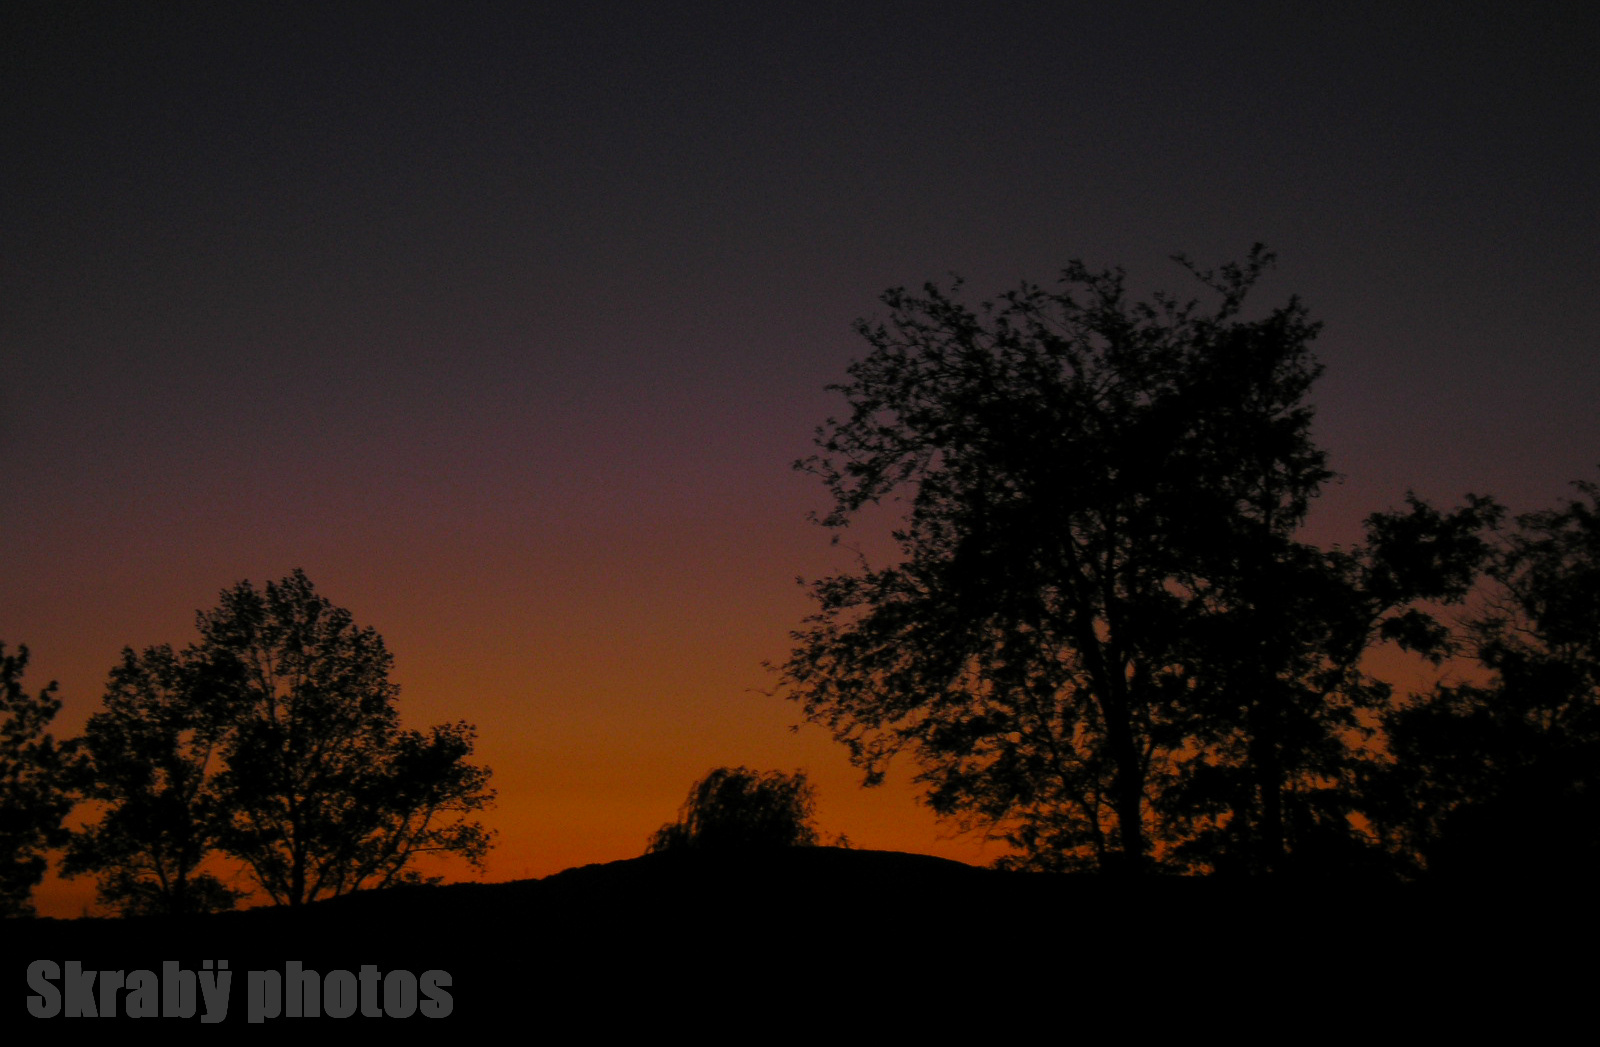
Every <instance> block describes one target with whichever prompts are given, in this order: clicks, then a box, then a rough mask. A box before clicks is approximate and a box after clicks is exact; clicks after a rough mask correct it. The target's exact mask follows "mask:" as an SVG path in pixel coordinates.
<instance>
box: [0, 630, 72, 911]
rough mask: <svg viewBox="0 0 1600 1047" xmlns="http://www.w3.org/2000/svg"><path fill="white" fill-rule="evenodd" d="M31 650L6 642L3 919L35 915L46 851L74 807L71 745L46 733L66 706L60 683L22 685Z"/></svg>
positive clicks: (1, 695) (0, 740)
mask: <svg viewBox="0 0 1600 1047" xmlns="http://www.w3.org/2000/svg"><path fill="white" fill-rule="evenodd" d="M27 667H28V648H27V647H25V646H19V647H18V648H17V652H16V653H15V654H7V653H6V651H5V645H4V644H0V917H3V916H30V915H32V914H33V905H32V902H31V901H30V896H31V895H32V893H33V888H34V887H35V886H37V885H38V883H39V881H40V880H41V879H43V878H44V872H45V851H46V850H47V849H49V848H50V847H52V846H55V845H56V844H59V843H61V842H62V840H63V839H64V836H65V833H64V830H63V829H62V827H61V821H62V819H63V818H65V817H66V815H67V812H68V811H69V810H71V809H72V795H71V793H70V792H69V790H68V789H67V782H66V777H65V775H66V768H67V764H68V762H69V761H70V758H71V745H70V743H68V744H67V745H65V746H62V745H57V744H56V741H55V739H54V738H53V737H51V736H50V735H49V734H47V733H46V732H45V728H47V727H48V726H49V725H50V721H51V720H53V719H54V718H55V715H56V713H57V712H58V711H60V709H61V700H60V699H59V698H57V697H56V696H55V690H56V685H55V683H54V682H52V683H50V684H47V685H46V686H45V687H44V689H43V690H41V691H39V693H38V694H33V695H30V694H28V693H27V692H26V691H24V690H23V689H22V675H23V672H24V671H25V670H26V669H27Z"/></svg>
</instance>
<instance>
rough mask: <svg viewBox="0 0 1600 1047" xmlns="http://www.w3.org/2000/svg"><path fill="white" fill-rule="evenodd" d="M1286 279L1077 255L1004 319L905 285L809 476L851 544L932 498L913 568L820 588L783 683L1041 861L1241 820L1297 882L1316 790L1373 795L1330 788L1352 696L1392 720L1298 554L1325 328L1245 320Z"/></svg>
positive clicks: (857, 754) (903, 543)
mask: <svg viewBox="0 0 1600 1047" xmlns="http://www.w3.org/2000/svg"><path fill="white" fill-rule="evenodd" d="M1180 261H1182V260H1181V259H1180ZM1269 262H1270V256H1269V255H1268V254H1267V253H1266V252H1265V251H1264V250H1262V249H1261V248H1260V247H1257V248H1256V249H1255V250H1254V251H1253V252H1252V253H1251V255H1250V258H1249V260H1248V261H1247V262H1246V263H1244V264H1242V265H1229V266H1224V267H1223V268H1222V269H1221V270H1219V271H1216V272H1203V271H1199V270H1196V269H1194V267H1193V266H1191V265H1189V264H1188V263H1187V262H1184V263H1183V264H1184V265H1185V266H1186V267H1187V268H1189V269H1190V271H1191V273H1193V274H1194V275H1195V276H1196V277H1197V278H1198V279H1199V280H1200V282H1201V283H1202V284H1203V285H1204V286H1205V287H1206V288H1208V289H1209V290H1210V292H1211V293H1212V294H1214V296H1215V305H1214V307H1212V308H1211V309H1209V310H1206V309H1202V307H1201V305H1200V304H1199V303H1198V302H1197V301H1187V302H1184V301H1180V300H1179V299H1177V298H1175V297H1173V296H1170V295H1164V294H1157V295H1155V296H1154V298H1153V300H1152V301H1150V302H1132V301H1130V300H1129V299H1128V297H1127V295H1126V293H1125V290H1124V277H1123V274H1122V272H1121V271H1120V270H1112V271H1103V272H1093V271H1090V270H1088V269H1087V268H1085V267H1084V266H1083V265H1082V264H1081V263H1073V265H1072V266H1070V267H1069V268H1068V269H1067V270H1066V272H1065V273H1064V274H1063V278H1062V281H1061V285H1060V289H1059V290H1056V291H1046V290H1044V289H1041V288H1039V287H1036V286H1030V285H1025V286H1024V287H1023V288H1022V289H1021V290H1019V291H1016V292H1012V293H1010V294H1006V295H1003V296H1001V298H1000V299H999V301H998V302H997V303H985V304H984V305H983V306H982V307H981V308H980V309H978V310H973V309H971V308H969V307H967V306H966V305H964V304H962V303H961V302H960V301H959V300H958V298H957V297H956V295H955V293H954V292H948V293H947V292H945V291H943V290H941V289H939V288H937V287H934V286H932V285H929V286H927V287H926V288H925V291H924V294H923V296H921V297H917V296H913V295H910V294H907V293H906V292H904V291H902V290H895V291H891V292H889V293H888V294H886V295H885V296H884V299H883V300H884V302H885V304H886V305H887V306H888V307H889V309H890V310H891V314H892V316H891V319H890V320H889V321H888V322H887V323H878V324H869V323H866V322H862V323H860V324H858V326H857V330H858V331H859V333H860V334H861V335H862V336H863V337H865V338H866V339H867V341H868V342H869V343H870V345H871V347H872V351H871V353H870V354H869V355H868V356H867V357H866V358H865V359H863V360H860V361H858V362H857V363H855V364H853V365H852V366H851V368H850V371H849V374H850V381H849V382H848V383H846V384H845V385H843V386H837V387H835V388H837V389H839V390H840V391H842V392H843V393H844V395H845V396H846V398H847V399H848V401H849V404H850V408H851V413H850V415H849V417H848V418H846V419H845V420H843V421H837V420H831V419H830V420H829V422H828V423H827V424H826V425H825V426H824V427H822V428H820V429H819V430H818V435H817V444H818V446H819V448H820V449H821V453H820V454H818V455H816V456H813V457H812V458H810V459H807V460H805V461H803V462H800V463H797V464H798V466H799V467H801V468H804V469H806V470H808V471H810V472H813V473H815V474H816V475H818V476H820V477H821V478H822V479H823V481H824V482H825V483H826V484H827V486H828V489H829V491H830V492H831V494H832V496H833V500H834V505H833V509H832V510H831V511H830V512H829V513H828V514H826V515H825V516H824V517H822V519H821V522H822V523H823V524H824V525H826V526H828V527H832V528H841V527H844V526H845V525H847V524H848V523H850V522H851V521H852V520H855V519H857V518H859V517H860V516H861V515H862V514H863V513H864V512H865V511H867V510H868V509H869V507H871V506H873V505H876V504H878V503H880V502H881V501H882V500H883V499H885V498H889V497H891V496H895V495H896V494H898V493H899V492H902V491H903V492H906V497H907V498H908V500H909V508H908V509H907V511H906V517H905V519H904V520H903V522H902V523H901V526H900V527H899V529H898V530H896V531H895V532H894V534H893V537H894V539H895V540H896V542H897V543H898V546H899V551H900V560H899V562H898V563H894V564H891V565H889V566H886V567H876V568H874V567H871V566H869V565H867V564H866V563H863V565H862V569H861V570H860V571H858V572H856V573H850V574H842V575H838V576H835V577H831V578H827V579H824V580H822V581H820V582H817V583H815V584H814V585H813V586H812V594H813V596H814V598H815V599H816V600H817V602H818V604H819V610H818V611H817V613H816V614H814V615H813V616H812V617H811V618H809V619H808V620H807V623H806V626H805V627H804V628H803V630H802V631H800V632H798V633H796V634H795V639H796V640H797V642H798V643H797V646H796V648H795V650H794V652H793V654H792V655H791V657H790V658H789V660H788V661H787V662H786V663H785V664H784V665H783V666H782V689H783V691H784V693H786V695H787V696H788V697H790V698H792V699H795V700H797V701H799V702H801V703H802V704H803V706H804V708H805V713H806V716H807V717H808V718H809V719H811V720H812V721H814V722H818V723H821V724H823V725H825V726H827V727H828V728H829V729H830V730H831V731H832V732H833V734H834V736H835V738H837V739H838V740H840V741H841V742H843V743H845V744H846V745H847V746H848V747H849V748H850V752H851V755H852V758H853V759H854V760H855V762H856V763H857V764H858V765H859V766H861V767H863V768H864V769H865V770H866V772H867V781H868V783H869V784H871V783H875V782H877V781H881V780H882V776H883V773H884V769H885V766H886V764H887V761H888V760H889V759H890V758H891V757H892V756H893V755H895V754H896V753H899V752H902V751H910V752H911V754H912V755H913V756H914V757H915V759H916V760H917V762H918V763H919V764H920V772H919V774H918V781H919V782H921V783H922V784H923V785H924V786H925V787H926V789H927V800H928V802H929V803H930V805H931V806H932V807H933V808H934V810H935V811H937V812H939V813H940V814H942V815H950V816H955V817H957V818H959V819H960V820H961V821H962V823H963V824H965V825H969V826H983V827H985V828H987V829H988V831H990V832H991V833H993V834H994V835H997V836H1000V837H1002V838H1004V839H1006V840H1007V841H1009V842H1010V843H1011V844H1012V845H1013V846H1014V847H1015V848H1016V849H1017V852H1018V855H1017V858H1016V859H1015V861H1014V864H1020V865H1024V866H1029V867H1035V868H1056V869H1061V868H1084V867H1090V868H1101V869H1108V870H1118V871H1124V872H1137V871H1140V870H1142V869H1144V868H1147V867H1148V865H1149V863H1150V861H1151V859H1152V855H1153V854H1154V855H1155V856H1156V857H1162V856H1165V855H1167V854H1171V853H1173V852H1174V851H1175V850H1176V849H1177V848H1178V847H1180V846H1181V845H1183V844H1184V843H1185V842H1187V841H1192V840H1193V839H1194V838H1195V837H1196V835H1197V834H1200V833H1202V832H1204V831H1207V830H1208V829H1217V828H1221V827H1222V826H1223V825H1224V824H1227V825H1233V824H1234V823H1237V825H1236V826H1235V827H1234V831H1235V833H1236V834H1238V835H1239V836H1241V837H1242V838H1243V842H1241V843H1238V844H1237V845H1230V846H1232V847H1233V849H1234V850H1235V851H1237V850H1239V849H1241V848H1243V849H1248V850H1251V851H1253V852H1255V855H1256V857H1257V858H1260V857H1263V856H1265V857H1267V859H1268V860H1267V862H1266V864H1267V866H1268V867H1269V868H1270V866H1271V865H1272V864H1273V861H1274V856H1276V855H1279V854H1281V853H1282V851H1283V850H1284V847H1285V842H1284V841H1285V840H1286V839H1287V834H1288V832H1289V829H1288V828H1287V823H1286V815H1285V811H1284V807H1285V800H1286V796H1287V795H1288V794H1289V793H1295V794H1297V795H1309V794H1310V793H1311V792H1313V791H1316V790H1320V791H1321V793H1322V794H1323V795H1322V797H1321V798H1322V799H1327V800H1332V799H1336V800H1337V803H1336V804H1335V806H1340V807H1342V806H1346V805H1347V804H1348V802H1349V797H1337V798H1334V797H1332V796H1331V794H1329V792H1328V790H1327V789H1326V788H1323V786H1322V785H1321V784H1318V783H1317V779H1318V777H1319V776H1320V775H1322V774H1323V773H1324V772H1325V770H1326V769H1327V765H1328V764H1329V762H1330V761H1331V762H1337V760H1338V759H1340V758H1342V756H1343V754H1345V753H1346V752H1348V746H1347V745H1346V744H1345V742H1344V741H1343V740H1342V739H1341V737H1340V732H1342V731H1343V730H1345V729H1346V728H1347V727H1348V726H1349V725H1350V723H1351V718H1352V716H1353V713H1352V712H1349V711H1346V710H1341V709H1340V707H1339V705H1338V702H1339V701H1344V702H1348V703H1351V704H1352V705H1353V706H1354V707H1357V708H1364V707H1367V706H1369V705H1370V704H1371V701H1370V697H1363V696H1358V695H1356V694H1355V692H1354V691H1353V689H1352V687H1351V686H1350V681H1348V680H1346V679H1344V678H1342V677H1341V676H1340V674H1342V673H1343V672H1344V670H1345V668H1346V667H1347V665H1348V664H1349V663H1350V661H1351V657H1352V656H1351V655H1350V654H1349V649H1353V648H1357V647H1359V646H1360V637H1359V635H1356V636H1351V635H1349V634H1350V632H1351V630H1352V627H1351V624H1350V622H1349V621H1346V620H1343V617H1344V616H1343V615H1342V614H1341V615H1340V616H1335V618H1334V619H1332V620H1328V619H1327V617H1326V616H1325V615H1322V614H1320V613H1319V614H1318V615H1316V616H1313V618H1312V619H1311V620H1310V621H1309V622H1307V621H1302V620H1296V619H1289V618H1288V617H1287V616H1292V615H1299V614H1302V612H1304V611H1305V610H1306V609H1307V608H1308V607H1310V606H1311V605H1312V604H1313V603H1314V602H1315V601H1316V600H1317V599H1318V598H1319V593H1321V592H1322V591H1323V590H1332V591H1333V592H1335V593H1336V594H1337V597H1338V599H1339V600H1341V601H1345V602H1348V603H1352V604H1360V603H1361V599H1360V598H1359V593H1358V592H1354V591H1352V585H1353V582H1354V580H1353V579H1352V578H1351V577H1348V575H1350V574H1351V573H1352V572H1353V570H1354V568H1353V567H1352V566H1351V565H1349V564H1344V563H1341V562H1340V561H1338V560H1337V558H1329V557H1324V556H1322V555H1321V554H1318V553H1316V552H1315V551H1314V550H1310V549H1307V548H1306V547H1304V546H1301V545H1299V544H1297V543H1296V542H1295V540H1294V534H1295V533H1296V531H1297V530H1298V528H1299V527H1300V525H1301V523H1302V522H1303V520H1304V518H1305V515H1306V512H1307V509H1308V506H1309V502H1310V499H1311V498H1312V497H1313V496H1314V495H1315V494H1316V493H1317V491H1318V489H1319V488H1320V486H1321V485H1322V484H1323V483H1324V482H1326V481H1327V480H1328V479H1329V478H1330V476H1331V474H1330V473H1329V472H1328V470H1327V469H1326V467H1325V456H1324V454H1323V452H1322V451H1321V450H1319V449H1318V448H1317V447H1316V446H1315V445H1314V444H1313V442H1312V439H1311V433H1310V426H1311V418H1312V411H1311V408H1310V407H1309V405H1308V404H1307V403H1306V401H1305V397H1306V395H1307V393H1308V391H1309V389H1310V387H1311V385H1312V383H1313V382H1314V380H1315V379H1316V377H1317V375H1318V374H1319V372H1320V368H1319V367H1318V366H1317V365H1316V363H1315V362H1314V360H1313V359H1312V357H1311V354H1310V351H1309V343H1310V342H1311V340H1312V339H1313V338H1314V337H1315V335H1316V332H1317V325H1316V324H1313V323H1311V322H1310V321H1309V320H1308V318H1307V314H1306V311H1305V309H1304V307H1303V306H1302V305H1301V304H1300V303H1299V302H1298V300H1296V299H1292V298H1291V299H1290V300H1289V302H1288V304H1287V305H1285V306H1283V307H1281V308H1278V309H1276V310H1273V311H1271V312H1270V313H1267V314H1266V315H1265V316H1263V317H1262V318H1260V319H1256V320H1246V319H1244V318H1243V315H1242V310H1243V307H1244V304H1245V300H1246V297H1247V296H1248V294H1249V293H1250V292H1251V290H1252V288H1253V287H1254V285H1255V284H1256V282H1257V281H1258V278H1259V276H1260V274H1261V272H1262V270H1263V268H1264V267H1265V266H1266V265H1267V264H1268V263H1269ZM1285 587H1290V588H1288V589H1285ZM1362 610H1363V611H1364V612H1370V608H1362ZM1349 617H1350V618H1352V619H1354V618H1357V617H1359V616H1357V615H1356V614H1355V611H1354V609H1352V611H1351V614H1350V616H1349ZM1367 617H1368V619H1369V621H1368V623H1367V625H1366V626H1365V628H1366V629H1367V630H1368V631H1370V630H1371V629H1373V628H1374V627H1375V625H1374V623H1373V622H1371V621H1370V619H1371V618H1372V614H1371V613H1367ZM1262 627H1265V630H1264V631H1262ZM1355 632H1356V633H1357V634H1359V633H1360V632H1361V630H1359V629H1358V630H1355ZM1219 641H1221V642H1219ZM1336 696H1337V697H1336ZM1208 766H1209V767H1210V768H1211V769H1212V771H1214V772H1215V773H1214V774H1211V775H1210V776H1209V780H1202V781H1199V782H1195V781H1193V780H1191V779H1193V778H1194V777H1195V772H1196V771H1198V770H1201V769H1204V768H1206V767H1208ZM1200 777H1201V778H1202V779H1206V778H1207V777H1208V776H1206V775H1201V776H1200ZM1179 787H1186V789H1185V788H1179ZM1169 796H1170V797H1171V799H1172V800H1173V802H1172V803H1167V804H1163V803H1158V802H1157V801H1158V799H1160V798H1163V797H1169ZM1207 805H1209V809H1210V810H1209V815H1207V817H1209V818H1210V823H1209V825H1202V824H1200V822H1201V821H1204V820H1205V819H1204V818H1201V817H1200V816H1201V815H1202V814H1206V811H1207ZM1342 816H1343V815H1342V814H1339V815H1335V814H1331V813H1330V814H1329V815H1328V817H1330V818H1335V820H1337V818H1340V817H1342ZM1249 826H1253V828H1247V827H1249ZM1341 831H1343V830H1341ZM1216 842H1217V841H1216V840H1214V841H1213V843H1216ZM1205 849H1206V848H1204V847H1202V848H1201V850H1205ZM1213 849H1214V848H1213ZM1257 864H1258V865H1259V864H1260V863H1259V862H1257Z"/></svg>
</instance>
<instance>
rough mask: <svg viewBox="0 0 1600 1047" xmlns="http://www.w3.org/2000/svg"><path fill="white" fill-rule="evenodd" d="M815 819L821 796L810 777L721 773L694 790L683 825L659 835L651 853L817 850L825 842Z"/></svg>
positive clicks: (668, 827)
mask: <svg viewBox="0 0 1600 1047" xmlns="http://www.w3.org/2000/svg"><path fill="white" fill-rule="evenodd" d="M815 815H816V790H815V789H813V788H812V786H811V784H810V783H809V782H807V781H806V775H805V772H804V771H796V772H795V773H794V774H784V773H783V772H781V771H766V772H758V771H752V770H750V769H749V768H748V767H718V768H717V769H716V770H714V771H712V772H711V773H710V774H708V775H706V776H705V777H704V778H702V779H700V781H698V782H696V783H695V784H694V787H693V788H691V789H690V790H689V798H688V799H687V800H685V801H684V803H683V807H682V808H681V809H680V810H679V812H678V820H677V821H675V822H668V823H667V824H666V825H663V826H662V827H661V828H660V829H657V830H656V832H655V834H654V835H653V836H651V837H650V845H649V846H648V847H647V848H646V853H647V854H653V853H656V852H659V851H679V850H686V849H690V848H701V849H723V850H727V849H734V848H752V847H813V846H816V845H817V843H818V842H819V838H818V833H817V828H816V825H815V824H814V821H813V819H814V818H815Z"/></svg>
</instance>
